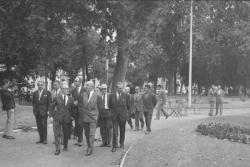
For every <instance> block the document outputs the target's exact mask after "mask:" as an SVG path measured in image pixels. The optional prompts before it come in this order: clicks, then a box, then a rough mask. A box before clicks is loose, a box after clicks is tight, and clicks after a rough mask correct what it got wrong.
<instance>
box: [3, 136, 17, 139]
mask: <svg viewBox="0 0 250 167" xmlns="http://www.w3.org/2000/svg"><path fill="white" fill-rule="evenodd" d="M5 138H6V139H15V137H13V136H6V137H5Z"/></svg>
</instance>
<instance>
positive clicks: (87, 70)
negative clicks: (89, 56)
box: [85, 64, 90, 81]
mask: <svg viewBox="0 0 250 167" xmlns="http://www.w3.org/2000/svg"><path fill="white" fill-rule="evenodd" d="M85 72H86V76H87V81H89V80H90V75H89V66H88V64H86V66H85Z"/></svg>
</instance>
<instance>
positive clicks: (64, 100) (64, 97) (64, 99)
mask: <svg viewBox="0 0 250 167" xmlns="http://www.w3.org/2000/svg"><path fill="white" fill-rule="evenodd" d="M63 102H64V106H66V96H65V95H64V96H63Z"/></svg>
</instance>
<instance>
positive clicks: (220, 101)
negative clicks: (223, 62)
mask: <svg viewBox="0 0 250 167" xmlns="http://www.w3.org/2000/svg"><path fill="white" fill-rule="evenodd" d="M224 95H225V92H224V90H223V89H221V86H220V85H218V89H217V91H216V93H215V97H216V113H215V116H217V115H218V110H220V116H222V110H223V96H224Z"/></svg>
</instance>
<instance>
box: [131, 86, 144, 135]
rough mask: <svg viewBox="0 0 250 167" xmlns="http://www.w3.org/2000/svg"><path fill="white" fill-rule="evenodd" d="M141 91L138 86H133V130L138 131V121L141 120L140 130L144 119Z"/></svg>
mask: <svg viewBox="0 0 250 167" xmlns="http://www.w3.org/2000/svg"><path fill="white" fill-rule="evenodd" d="M142 94H143V93H142V92H141V90H140V87H139V86H136V87H135V94H134V107H133V110H134V111H133V112H134V113H135V131H138V130H139V128H140V126H139V124H140V123H139V121H140V122H141V130H143V127H144V119H143V104H142Z"/></svg>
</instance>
